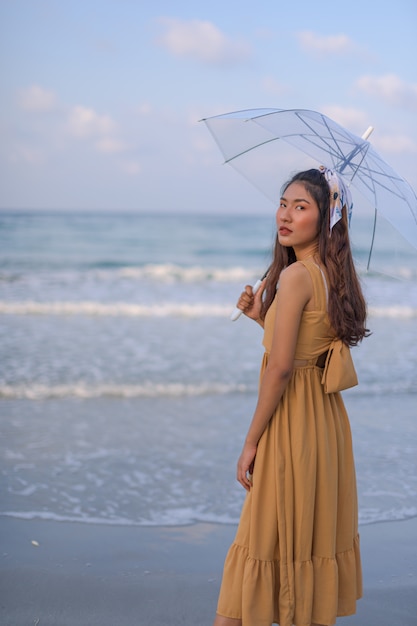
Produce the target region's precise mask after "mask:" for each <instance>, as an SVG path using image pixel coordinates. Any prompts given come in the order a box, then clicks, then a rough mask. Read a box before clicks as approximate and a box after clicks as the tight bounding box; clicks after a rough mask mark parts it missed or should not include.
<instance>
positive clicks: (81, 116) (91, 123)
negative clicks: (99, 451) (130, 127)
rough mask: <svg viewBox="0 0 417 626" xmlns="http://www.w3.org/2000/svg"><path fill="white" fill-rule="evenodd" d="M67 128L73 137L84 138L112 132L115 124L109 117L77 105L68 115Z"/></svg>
mask: <svg viewBox="0 0 417 626" xmlns="http://www.w3.org/2000/svg"><path fill="white" fill-rule="evenodd" d="M68 126H69V129H70V132H71V133H72V134H73V135H75V136H76V137H80V138H84V137H92V136H103V135H107V134H109V133H111V132H113V130H114V127H115V124H114V122H113V120H112V119H111V117H110V116H109V115H100V114H99V113H96V111H94V109H90V108H87V107H84V106H80V105H78V106H75V107H73V108H72V109H71V111H70V113H69V116H68Z"/></svg>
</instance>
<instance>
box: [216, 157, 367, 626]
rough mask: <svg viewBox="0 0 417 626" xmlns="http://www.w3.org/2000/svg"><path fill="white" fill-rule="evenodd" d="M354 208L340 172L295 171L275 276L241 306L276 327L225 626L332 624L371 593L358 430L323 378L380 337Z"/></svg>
mask: <svg viewBox="0 0 417 626" xmlns="http://www.w3.org/2000/svg"><path fill="white" fill-rule="evenodd" d="M350 210H351V202H350V195H349V192H348V190H347V189H346V187H345V186H344V184H343V181H342V180H341V178H340V177H339V176H338V174H336V173H335V172H333V171H331V170H328V169H326V168H320V170H316V169H312V170H308V171H306V172H300V173H299V174H297V175H295V176H294V177H293V178H292V179H291V180H290V181H289V183H287V185H286V186H285V187H284V189H283V192H282V198H281V201H280V205H279V208H278V211H277V216H276V221H277V231H278V232H277V240H276V244H275V250H274V256H273V262H272V265H271V268H270V270H269V273H268V275H267V278H266V279H265V280H264V282H263V284H262V286H261V289H260V290H259V291H258V293H257V294H256V295H255V296H254V294H253V292H252V289H251V287H249V286H247V287H246V288H245V291H244V292H243V293H242V295H241V297H240V299H239V301H238V307H239V308H240V309H241V310H242V311H243V312H244V313H245V314H246V315H247V316H248V317H250V318H252V319H254V320H256V321H257V322H258V323H259V324H260V325H261V326H262V327H263V328H264V339H263V345H264V347H265V355H264V360H263V363H262V369H261V380H260V388H259V397H258V403H257V406H256V409H255V413H254V416H253V419H252V422H251V424H250V426H249V430H248V433H247V436H246V439H245V442H244V446H243V450H242V453H241V455H240V458H239V460H238V464H237V480H238V481H239V482H240V483H241V485H242V486H243V487H244V488H245V489H246V490H247V491H248V494H247V496H246V500H245V503H244V506H243V510H242V514H241V519H240V523H239V527H238V530H237V534H236V537H235V541H234V543H233V544H232V546H231V547H230V550H229V552H228V555H227V557H226V561H225V566H224V572H223V581H222V586H221V590H220V596H219V602H218V607H217V614H216V618H215V620H214V626H271V624H273V623H277V624H279V625H280V626H292V625H293V624H295V625H296V626H311V625H313V626H314V625H320V626H321V625H323V626H330V625H332V624H334V623H335V621H336V617H337V616H342V615H351V614H353V613H355V610H356V600H357V599H358V598H360V597H361V594H362V580H361V564H360V553H359V536H358V520H357V517H358V515H357V494H356V478H355V469H354V461H353V453H352V442H351V433H350V426H349V421H348V417H347V414H346V411H345V407H344V404H343V401H342V398H341V395H340V393H339V392H338V391H332V390H331V392H329V389H328V388H327V387H326V381H325V380H324V378H325V376H324V375H323V374H324V371H326V372H327V371H329V372H330V371H331V370H332V368H337V367H338V366H337V364H336V363H334V364H333V365H331V359H333V356H332V355H333V353H334V352H338V351H339V352H340V354H341V353H342V352H343V351H344V353H345V355H346V354H347V356H348V357H350V353H349V348H348V347H349V346H353V345H356V344H357V343H359V342H360V341H361V340H362V339H363V337H365V336H366V335H367V334H368V331H367V329H366V327H365V323H366V306H365V302H364V298H363V295H362V291H361V288H360V284H359V281H358V278H357V275H356V272H355V268H354V264H353V260H352V255H351V250H350V245H349V236H348V220H349V217H350V215H349V214H350ZM335 345H338V346H339V348H338V350H333V349H332V348H333V347H334V346H335ZM339 367H340V366H339ZM352 367H353V366H352ZM341 369H342V370H343V366H342V367H341ZM336 373H337V372H336ZM342 373H343V372H342ZM353 375H354V370H353ZM326 376H327V374H326ZM336 378H337V376H336ZM349 384H351V385H352V384H355V382H354V381H352V382H351V383H349ZM336 386H337V385H336ZM340 386H341V388H344V387H343V385H342V384H341V385H340Z"/></svg>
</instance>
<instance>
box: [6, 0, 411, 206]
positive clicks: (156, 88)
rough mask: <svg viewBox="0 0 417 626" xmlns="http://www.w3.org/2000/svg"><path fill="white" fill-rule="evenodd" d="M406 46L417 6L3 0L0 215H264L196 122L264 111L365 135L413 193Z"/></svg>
mask: <svg viewBox="0 0 417 626" xmlns="http://www.w3.org/2000/svg"><path fill="white" fill-rule="evenodd" d="M416 32H417V3H416V2H415V0H397V1H396V2H395V3H384V4H383V5H382V4H381V2H380V0H377V1H376V0H365V2H364V1H363V0H350V2H349V3H344V4H342V3H335V2H329V1H327V0H322V1H320V2H312V1H311V0H299V1H298V2H288V1H286V2H283V1H280V0H263V1H262V0H259V2H257V3H255V2H250V3H249V2H245V1H244V0H240V1H236V0H227V2H225V1H224V0H221V1H220V0H210V2H204V3H203V2H195V0H188V1H187V0H175V2H173V1H168V0H166V1H160V0H153V1H152V2H151V1H150V0H136V1H135V0H117V1H116V0H114V1H112V0H0V64H1V65H0V72H1V81H0V102H1V106H0V208H1V209H47V210H57V211H58V210H77V211H83V210H118V211H119V210H120V211H132V210H133V211H140V212H200V213H202V212H204V213H207V212H214V213H222V212H224V213H232V212H234V213H239V212H241V213H255V212H257V211H261V212H265V211H267V210H269V207H270V204H269V202H268V201H266V200H265V199H264V198H263V196H261V195H260V194H259V192H258V191H256V190H254V189H253V188H252V187H251V186H250V185H249V183H248V182H247V181H246V180H245V179H244V178H242V177H241V176H239V174H237V173H236V172H235V171H234V170H233V169H232V168H231V167H230V166H228V165H225V164H224V163H223V157H222V155H221V153H220V151H219V149H218V147H217V146H216V144H215V142H214V141H213V139H212V137H211V136H210V133H209V132H208V130H207V128H206V126H205V124H204V123H201V122H200V121H199V120H201V119H202V118H206V117H210V116H213V115H218V114H221V113H226V112H229V111H234V110H240V109H252V108H265V107H267V108H269V107H271V108H280V109H287V108H288V109H293V108H296V109H312V110H316V111H320V112H321V113H324V114H325V115H328V116H329V117H331V118H332V119H333V120H335V121H336V122H338V123H339V124H342V125H343V126H345V127H346V128H347V129H348V130H350V131H352V132H353V133H355V134H357V135H362V133H363V132H364V131H365V130H366V128H368V126H369V125H372V126H374V127H375V131H374V132H373V134H372V136H371V142H372V145H373V146H374V148H375V149H376V150H378V152H379V153H380V155H381V156H382V157H383V158H384V159H385V160H386V161H387V162H388V163H389V164H390V165H391V166H392V167H393V168H394V169H395V170H396V171H397V172H398V173H399V174H401V175H402V176H404V177H405V178H406V179H407V180H408V181H409V182H410V183H411V185H412V186H413V187H414V189H417V167H416V166H417V64H416V61H415V59H416V58H417V37H416ZM289 174H290V172H287V171H285V167H283V171H282V172H279V174H278V175H280V176H282V177H283V182H284V181H285V180H286V179H287V178H288V175H289Z"/></svg>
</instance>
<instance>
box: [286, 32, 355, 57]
mask: <svg viewBox="0 0 417 626" xmlns="http://www.w3.org/2000/svg"><path fill="white" fill-rule="evenodd" d="M297 39H298V41H299V42H300V44H301V47H302V48H304V50H306V51H307V52H310V53H311V52H312V53H314V54H317V55H319V56H325V55H326V54H339V55H346V54H351V53H352V52H357V51H358V46H357V45H356V44H355V42H354V41H352V39H350V38H349V37H348V36H347V35H343V34H339V35H327V36H323V35H317V34H316V33H313V32H312V31H302V32H300V33H298V34H297Z"/></svg>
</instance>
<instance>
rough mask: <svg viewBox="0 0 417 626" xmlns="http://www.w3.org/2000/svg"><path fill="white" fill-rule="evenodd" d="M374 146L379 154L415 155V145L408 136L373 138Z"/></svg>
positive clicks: (416, 144) (416, 148) (416, 145)
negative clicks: (379, 151)
mask: <svg viewBox="0 0 417 626" xmlns="http://www.w3.org/2000/svg"><path fill="white" fill-rule="evenodd" d="M375 146H376V147H377V148H378V149H379V150H381V152H386V153H391V154H410V153H411V154H415V153H416V152H417V143H416V142H415V141H414V140H413V139H412V138H411V137H409V136H408V135H384V136H383V137H378V136H377V135H376V136H375Z"/></svg>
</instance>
